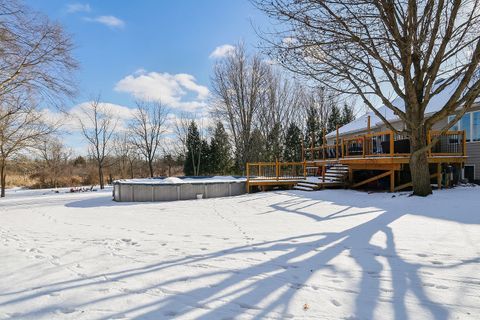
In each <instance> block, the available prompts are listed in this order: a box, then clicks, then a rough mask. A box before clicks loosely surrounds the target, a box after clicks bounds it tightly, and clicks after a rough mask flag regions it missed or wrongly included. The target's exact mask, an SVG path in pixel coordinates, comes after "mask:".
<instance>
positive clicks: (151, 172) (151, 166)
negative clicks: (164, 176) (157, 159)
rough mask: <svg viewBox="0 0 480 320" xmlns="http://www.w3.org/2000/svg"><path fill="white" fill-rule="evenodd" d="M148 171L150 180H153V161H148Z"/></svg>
mask: <svg viewBox="0 0 480 320" xmlns="http://www.w3.org/2000/svg"><path fill="white" fill-rule="evenodd" d="M148 169H149V170H150V178H153V160H151V159H148Z"/></svg>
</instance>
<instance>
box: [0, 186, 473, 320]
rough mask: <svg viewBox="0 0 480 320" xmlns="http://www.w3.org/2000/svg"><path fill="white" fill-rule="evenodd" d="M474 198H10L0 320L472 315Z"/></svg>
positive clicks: (291, 194) (5, 210)
mask: <svg viewBox="0 0 480 320" xmlns="http://www.w3.org/2000/svg"><path fill="white" fill-rule="evenodd" d="M479 191H480V189H479V188H478V187H462V188H456V189H452V190H442V191H435V192H434V195H433V196H430V197H427V198H416V197H408V194H407V193H396V194H393V195H392V194H389V193H371V194H369V193H364V192H358V191H351V190H323V191H316V192H305V191H276V192H267V193H256V194H248V195H242V196H237V197H230V198H216V199H203V200H191V201H176V202H162V203H116V202H113V201H112V200H111V190H106V191H98V192H88V193H58V194H56V193H49V194H45V195H42V193H41V192H40V191H39V192H37V193H29V192H27V191H25V192H24V194H23V195H22V194H21V191H18V192H16V193H15V196H14V197H11V198H5V199H1V200H0V219H1V224H0V257H1V260H0V261H1V264H0V265H1V268H0V319H171V318H175V319H253V318H255V319H289V318H293V319H393V318H396V319H407V318H408V319H479V318H480V272H479V271H480V268H479V267H480V246H479V243H480V211H479V210H478V208H479V207H480V197H479V194H480V193H479ZM7 195H8V193H7Z"/></svg>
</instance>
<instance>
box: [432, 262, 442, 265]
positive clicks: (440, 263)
mask: <svg viewBox="0 0 480 320" xmlns="http://www.w3.org/2000/svg"><path fill="white" fill-rule="evenodd" d="M432 264H436V265H442V264H443V262H441V261H432Z"/></svg>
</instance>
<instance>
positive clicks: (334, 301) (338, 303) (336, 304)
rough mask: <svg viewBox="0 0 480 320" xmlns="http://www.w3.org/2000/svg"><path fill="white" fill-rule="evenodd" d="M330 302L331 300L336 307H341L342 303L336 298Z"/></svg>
mask: <svg viewBox="0 0 480 320" xmlns="http://www.w3.org/2000/svg"><path fill="white" fill-rule="evenodd" d="M330 302H331V303H332V304H333V305H334V306H335V307H340V306H341V305H342V304H341V303H340V302H338V301H337V300H335V299H332V300H330Z"/></svg>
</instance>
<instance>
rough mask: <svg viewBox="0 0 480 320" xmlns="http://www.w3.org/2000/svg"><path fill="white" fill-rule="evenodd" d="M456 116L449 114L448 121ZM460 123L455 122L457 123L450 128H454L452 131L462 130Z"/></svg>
mask: <svg viewBox="0 0 480 320" xmlns="http://www.w3.org/2000/svg"><path fill="white" fill-rule="evenodd" d="M454 118H455V116H448V122H452V121H453V119H454ZM459 124H460V122H457V123H455V124H454V125H453V126H452V127H451V128H450V130H452V131H459V130H460V126H459Z"/></svg>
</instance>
